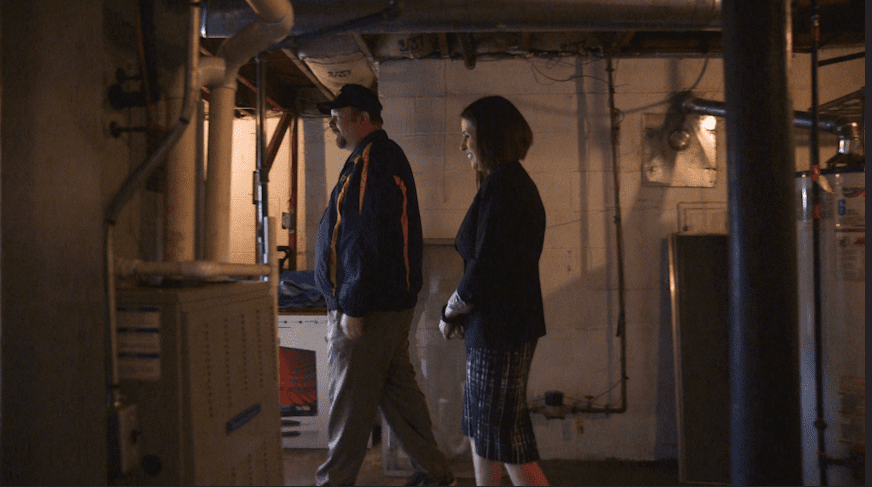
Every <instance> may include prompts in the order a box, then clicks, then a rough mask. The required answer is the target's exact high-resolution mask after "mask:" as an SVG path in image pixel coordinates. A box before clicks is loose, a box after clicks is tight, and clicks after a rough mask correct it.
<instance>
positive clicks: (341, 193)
mask: <svg viewBox="0 0 872 487" xmlns="http://www.w3.org/2000/svg"><path fill="white" fill-rule="evenodd" d="M358 161H360V156H357V159H355V160H354V165H357V163H358ZM353 172H354V171H353V170H352V173H353ZM350 176H351V174H347V175H345V176H343V178H344V179H340V181H341V183H342V189H341V190H339V196H337V197H336V223H335V224H334V225H333V234H332V235H331V236H330V259H329V260H328V261H327V265H328V267H329V269H330V272H329V277H330V286H331V287H332V288H333V295H334V296H335V295H336V241H337V239H338V238H339V235H338V234H339V224H340V223H342V203H344V202H345V191H346V190H347V189H348V183H350V182H351V177H350Z"/></svg>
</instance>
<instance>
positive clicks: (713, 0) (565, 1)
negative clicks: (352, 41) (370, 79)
mask: <svg viewBox="0 0 872 487" xmlns="http://www.w3.org/2000/svg"><path fill="white" fill-rule="evenodd" d="M373 3H375V2H365V3H364V2H357V3H355V4H354V5H355V6H356V7H357V8H354V9H349V8H348V6H349V2H347V1H344V0H295V1H294V15H295V16H296V18H297V22H296V26H295V27H294V28H293V29H292V30H291V31H290V33H289V35H290V36H293V37H299V38H304V39H306V38H313V37H315V36H324V35H326V34H330V35H332V34H336V33H347V34H389V33H390V34H411V33H416V34H421V33H424V34H426V33H444V32H496V31H503V32H506V31H519V32H554V31H567V30H568V31H594V30H603V29H609V30H654V31H683V30H718V29H720V23H721V0H662V1H652V0H609V1H607V0H562V1H557V0H552V1H530V0H482V1H476V2H470V1H468V0H416V1H414V2H405V3H406V4H405V6H403V7H402V14H401V15H399V16H396V17H391V16H385V18H382V19H373V18H372V16H374V15H378V14H383V13H385V12H391V11H390V10H389V8H390V7H392V6H393V5H394V4H396V3H398V2H391V3H390V4H389V5H388V7H386V8H385V7H383V8H380V7H373V6H371V5H372V4H373ZM385 3H387V2H385ZM203 4H204V14H203V26H202V30H201V35H202V36H203V37H228V36H230V35H233V33H234V32H236V31H237V30H238V29H239V28H240V27H241V26H242V25H245V24H246V23H247V22H249V21H250V20H251V17H252V13H251V12H250V10H249V9H247V8H245V6H244V4H242V2H241V0H236V1H232V0H206V1H205V2H203ZM383 4H384V3H383ZM358 18H368V19H369V20H370V21H367V22H359V23H353V22H354V19H358ZM371 20H377V21H375V22H373V21H371ZM340 26H341V28H340ZM325 33H326V34H325Z"/></svg>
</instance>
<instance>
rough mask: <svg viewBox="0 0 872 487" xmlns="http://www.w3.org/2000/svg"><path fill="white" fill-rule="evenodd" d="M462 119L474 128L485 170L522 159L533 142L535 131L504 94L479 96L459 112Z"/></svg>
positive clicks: (488, 170)
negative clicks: (502, 95)
mask: <svg viewBox="0 0 872 487" xmlns="http://www.w3.org/2000/svg"><path fill="white" fill-rule="evenodd" d="M460 118H462V119H464V120H466V121H468V122H469V123H470V124H471V125H472V126H473V127H475V142H476V144H477V145H478V150H479V153H480V156H481V159H482V160H481V161H479V162H480V163H481V166H482V169H484V171H486V172H490V171H492V170H493V169H495V168H496V167H497V166H499V165H501V164H505V163H507V162H515V161H520V160H523V159H524V157H526V156H527V151H528V150H529V149H530V146H531V145H533V131H532V130H530V125H529V124H527V120H525V119H524V116H523V115H521V112H520V111H518V109H517V108H516V107H515V105H513V104H512V102H510V101H509V100H506V99H505V98H503V97H501V96H486V97H484V98H479V99H478V100H476V101H474V102H472V103H471V104H470V105H469V106H468V107H466V108H464V109H463V111H462V112H460ZM482 176H483V175H482Z"/></svg>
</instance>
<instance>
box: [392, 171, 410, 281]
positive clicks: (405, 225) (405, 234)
mask: <svg viewBox="0 0 872 487" xmlns="http://www.w3.org/2000/svg"><path fill="white" fill-rule="evenodd" d="M394 182H396V183H397V186H399V187H400V192H402V193H403V217H402V220H400V222H401V223H402V225H403V259H405V262H406V288H407V289H411V288H412V282H411V277H410V275H411V272H412V271H411V268H410V266H409V211H408V210H409V197H408V195H407V194H406V183H405V182H403V180H402V179H400V177H399V176H394Z"/></svg>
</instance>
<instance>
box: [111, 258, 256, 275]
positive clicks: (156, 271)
mask: <svg viewBox="0 0 872 487" xmlns="http://www.w3.org/2000/svg"><path fill="white" fill-rule="evenodd" d="M270 272H271V269H270V266H269V265H266V264H234V263H228V262H214V261H206V260H196V261H187V262H168V261H167V262H147V261H143V260H137V259H118V260H117V261H116V264H115V274H116V276H118V277H138V276H168V277H191V278H198V279H205V278H210V277H223V276H235V277H253V276H268V275H269V274H270Z"/></svg>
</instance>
